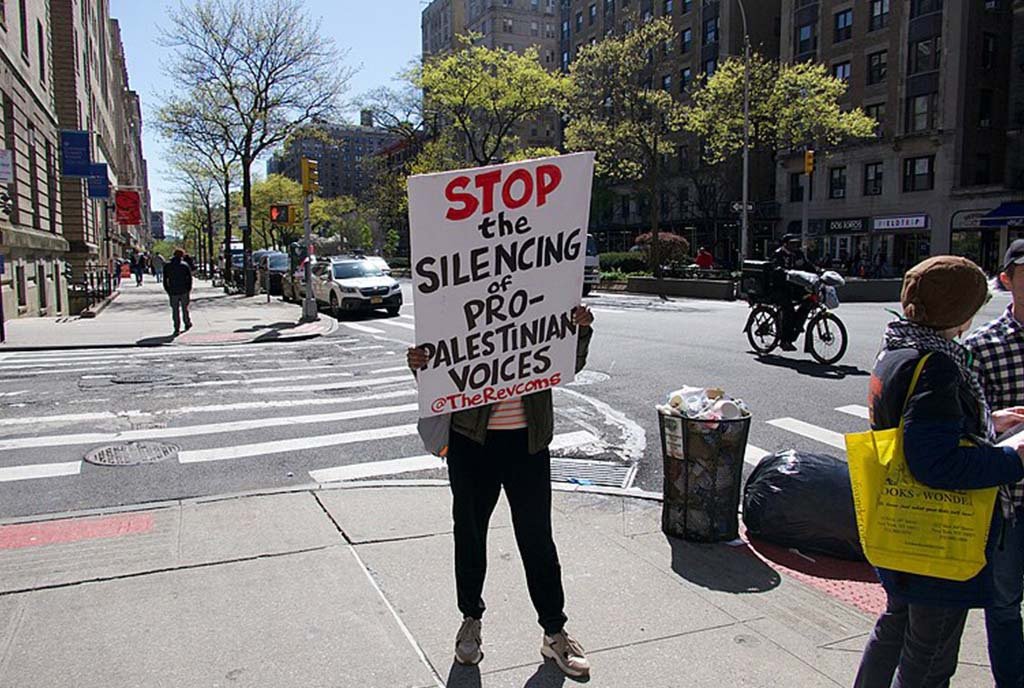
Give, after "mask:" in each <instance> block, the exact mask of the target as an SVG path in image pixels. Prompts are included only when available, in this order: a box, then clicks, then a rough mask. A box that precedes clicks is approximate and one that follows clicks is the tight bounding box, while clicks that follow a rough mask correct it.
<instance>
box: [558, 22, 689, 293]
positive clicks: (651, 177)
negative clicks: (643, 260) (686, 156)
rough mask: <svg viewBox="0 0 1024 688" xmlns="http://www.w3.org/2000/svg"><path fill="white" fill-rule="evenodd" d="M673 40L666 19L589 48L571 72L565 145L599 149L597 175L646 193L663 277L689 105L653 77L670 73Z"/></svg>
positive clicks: (655, 258) (656, 263)
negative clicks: (666, 218)
mask: <svg viewBox="0 0 1024 688" xmlns="http://www.w3.org/2000/svg"><path fill="white" fill-rule="evenodd" d="M674 40H675V32H674V30H673V28H672V24H671V22H670V21H668V20H667V19H664V18H661V19H656V20H652V21H648V22H644V23H641V24H640V25H639V26H636V27H635V28H634V29H633V30H632V31H628V32H626V33H625V34H624V35H622V36H613V37H609V38H605V39H604V40H603V41H600V42H598V43H596V44H594V45H591V46H587V47H584V48H583V49H582V50H581V51H580V54H579V56H578V57H577V58H576V60H575V61H574V62H573V64H572V66H571V67H570V69H569V76H570V80H571V85H570V87H569V89H568V95H567V97H566V99H565V101H564V103H565V110H566V114H567V115H568V117H569V124H568V127H567V128H566V131H565V140H566V147H567V148H569V149H570V150H574V151H583V150H593V151H594V152H595V153H596V159H597V171H598V174H599V175H601V176H602V177H604V178H606V179H609V180H612V181H615V182H619V183H629V184H633V185H635V186H636V187H637V188H638V189H639V190H641V191H642V192H643V193H644V195H645V196H646V198H647V201H648V203H647V207H648V208H649V209H650V227H651V233H652V236H653V237H654V240H653V241H652V242H651V249H650V260H651V268H652V270H653V272H654V275H655V277H657V278H659V279H660V277H661V272H662V270H661V265H662V256H661V242H660V241H659V237H660V232H659V231H658V221H659V218H660V217H661V192H662V190H663V189H664V188H665V182H666V180H667V178H668V176H669V175H668V170H667V159H668V158H669V156H671V155H673V154H674V153H675V150H676V147H677V146H678V145H679V141H680V137H681V135H682V133H683V124H684V122H685V110H684V108H683V106H682V105H681V104H679V103H678V102H677V101H676V100H675V98H673V97H672V94H671V93H669V92H667V91H665V90H662V89H660V88H655V85H654V84H653V81H652V80H653V78H654V75H656V74H658V75H660V74H661V73H662V72H663V71H664V69H663V63H664V62H665V61H666V60H668V59H669V55H667V54H666V51H665V46H666V45H671V44H672V43H673V42H674ZM659 86H660V84H659Z"/></svg>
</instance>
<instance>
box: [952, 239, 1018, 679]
mask: <svg viewBox="0 0 1024 688" xmlns="http://www.w3.org/2000/svg"><path fill="white" fill-rule="evenodd" d="M999 286H1000V287H1001V288H1002V289H1004V290H1006V291H1009V292H1010V295H1011V301H1010V306H1009V307H1008V308H1007V309H1006V311H1005V312H1004V313H1003V314H1002V315H1000V316H999V317H998V318H996V319H995V320H992V321H991V322H988V323H985V324H984V325H982V326H981V327H979V328H978V329H976V330H975V331H974V332H972V333H971V334H970V336H968V337H967V338H966V339H965V340H964V346H966V347H967V349H968V350H969V351H970V352H971V353H972V354H973V356H974V364H973V365H974V370H975V372H976V374H977V376H978V380H979V382H981V386H982V388H983V389H984V391H985V399H986V401H987V402H988V404H989V406H990V407H991V408H992V409H1003V410H1001V411H996V412H994V413H993V414H992V416H993V422H994V423H995V425H996V430H997V431H1000V432H1005V431H1007V430H1009V429H1011V428H1012V427H1013V426H1014V425H1016V424H1018V423H1020V422H1021V420H1020V419H1021V418H1022V417H1024V416H1022V415H1021V414H1024V408H1021V407H1024V239H1018V240H1017V241H1014V242H1013V243H1012V244H1010V248H1009V249H1008V250H1007V252H1006V256H1005V258H1004V259H1003V270H1002V272H1001V273H1000V274H999ZM1010 496H1011V501H1012V503H1013V510H1014V513H1015V518H1012V519H1008V520H1007V521H1006V522H1005V523H1006V525H1005V528H1004V531H1003V537H1002V545H1001V547H999V548H998V549H997V550H996V555H995V557H994V558H993V561H992V567H993V578H994V582H995V601H994V603H993V605H992V606H991V607H989V608H988V609H986V610H985V628H986V630H987V631H988V654H989V661H990V662H991V665H992V675H993V677H994V678H995V681H996V688H1011V687H1012V688H1021V686H1024V625H1022V622H1021V609H1020V607H1021V599H1022V597H1024V483H1016V484H1014V485H1011V486H1010Z"/></svg>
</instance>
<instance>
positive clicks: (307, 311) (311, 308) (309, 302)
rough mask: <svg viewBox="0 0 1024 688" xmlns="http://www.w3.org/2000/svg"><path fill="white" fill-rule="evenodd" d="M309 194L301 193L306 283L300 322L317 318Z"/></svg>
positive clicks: (304, 276)
mask: <svg viewBox="0 0 1024 688" xmlns="http://www.w3.org/2000/svg"><path fill="white" fill-rule="evenodd" d="M309 197H310V194H308V193H303V194H302V221H303V224H304V225H305V230H306V270H305V274H304V275H303V280H304V281H305V284H306V298H305V299H304V300H303V301H302V322H313V321H315V320H316V319H317V310H316V299H315V298H314V297H313V224H312V223H311V222H310V221H309Z"/></svg>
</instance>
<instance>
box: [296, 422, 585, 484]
mask: <svg viewBox="0 0 1024 688" xmlns="http://www.w3.org/2000/svg"><path fill="white" fill-rule="evenodd" d="M599 439H600V438H598V437H597V436H596V435H594V434H593V433H590V432H587V431H586V430H581V431H579V432H565V433H560V434H558V435H555V436H554V438H552V440H551V444H550V445H549V446H548V449H549V450H550V451H559V450H562V449H569V448H571V447H577V446H581V445H585V444H590V443H592V442H596V441H598V440H599ZM445 467H446V464H445V463H444V461H443V460H441V459H440V458H438V457H436V456H432V455H430V454H423V455H420V456H407V457H405V458H403V459H389V460H387V461H367V462H364V463H354V464H349V465H347V466H335V467H334V468H320V469H317V470H313V471H310V472H309V476H310V477H311V478H313V480H315V481H317V482H318V483H329V482H339V481H343V480H357V479H359V478H370V477H373V476H380V475H397V474H399V473H409V472H411V471H422V470H427V469H430V468H445Z"/></svg>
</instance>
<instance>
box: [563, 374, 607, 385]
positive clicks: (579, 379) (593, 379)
mask: <svg viewBox="0 0 1024 688" xmlns="http://www.w3.org/2000/svg"><path fill="white" fill-rule="evenodd" d="M611 379H612V378H611V376H610V375H608V373H601V372H598V371H596V370H583V371H580V372H579V373H576V379H575V380H573V381H572V382H570V383H569V386H570V387H581V386H583V385H593V384H596V383H598V382H608V380H611Z"/></svg>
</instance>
